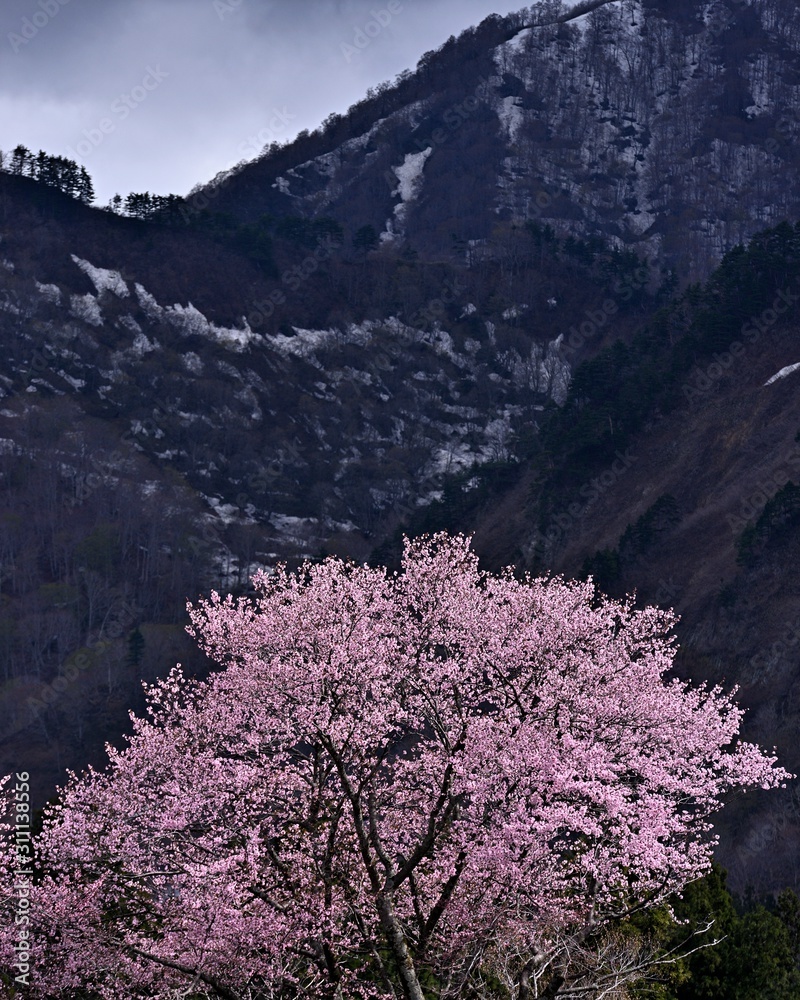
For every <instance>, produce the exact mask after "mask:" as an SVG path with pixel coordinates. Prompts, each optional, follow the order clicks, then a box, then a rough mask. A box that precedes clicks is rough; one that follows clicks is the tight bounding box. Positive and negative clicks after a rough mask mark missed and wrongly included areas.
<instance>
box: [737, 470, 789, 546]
mask: <svg viewBox="0 0 800 1000" xmlns="http://www.w3.org/2000/svg"><path fill="white" fill-rule="evenodd" d="M798 526H800V486H795V485H794V483H793V482H791V480H790V481H789V482H788V483H787V484H786V485H785V486H783V487H782V488H781V489H780V490H778V492H777V493H776V494H775V496H774V497H772V498H771V499H770V500H768V501H767V503H766V504H765V506H764V509H763V510H762V511H761V514H760V515H759V517H758V519H757V520H756V522H755V523H754V524H750V525H748V526H747V527H746V528H745V529H744V531H743V532H742V534H741V535H740V536H739V540H738V542H737V545H736V548H737V556H736V561H737V562H738V563H739V565H740V566H749V565H751V564H752V563H753V562H755V560H756V559H757V558H758V556H759V555H760V554H761V553H762V552H763V551H764V549H765V548H766V547H767V546H768V545H770V544H771V543H774V542H775V541H777V540H780V539H782V538H785V537H786V536H787V535H788V534H789V533H790V532H792V531H794V530H795V529H796V528H797V527H798Z"/></svg>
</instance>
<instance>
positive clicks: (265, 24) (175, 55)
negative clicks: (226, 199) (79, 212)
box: [0, 0, 525, 204]
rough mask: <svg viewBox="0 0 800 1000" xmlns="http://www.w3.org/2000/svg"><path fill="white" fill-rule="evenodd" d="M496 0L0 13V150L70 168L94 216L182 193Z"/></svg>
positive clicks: (70, 5) (53, 3)
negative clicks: (82, 183)
mask: <svg viewBox="0 0 800 1000" xmlns="http://www.w3.org/2000/svg"><path fill="white" fill-rule="evenodd" d="M523 6H525V3H524V2H516V3H505V2H501V0H494V2H493V0H0V53H2V54H1V55H0V149H3V150H6V151H8V150H10V149H12V148H13V147H14V146H15V145H17V143H23V144H24V145H26V146H28V147H29V148H31V149H32V150H33V151H34V152H36V151H38V150H39V149H44V150H45V151H46V152H48V153H52V154H62V155H66V156H69V157H70V158H71V159H75V160H78V162H80V163H81V164H83V165H84V166H85V167H86V169H87V170H88V171H89V173H90V174H91V175H92V178H93V180H94V184H95V189H96V192H97V202H98V204H106V203H107V202H108V200H109V198H110V197H111V196H112V195H113V194H114V193H115V192H119V193H120V194H122V195H123V196H124V195H126V194H127V193H128V192H129V191H145V190H149V191H151V192H154V193H158V194H167V193H170V192H172V193H175V194H186V193H187V192H188V191H189V189H190V188H192V187H193V186H194V185H195V184H196V183H198V182H200V181H206V180H209V179H210V178H211V177H213V176H214V174H216V173H217V172H218V171H219V170H223V169H226V168H227V167H229V166H231V165H232V164H234V163H236V162H238V161H239V160H241V159H251V158H252V157H253V156H255V155H256V154H257V152H258V151H259V150H260V149H261V148H262V147H263V145H264V144H265V143H267V142H269V141H271V140H272V139H275V140H278V141H280V140H283V139H290V138H292V137H293V136H294V135H295V134H296V133H297V132H299V131H300V130H301V129H304V128H309V129H313V128H315V127H316V126H317V125H319V124H320V122H321V121H322V120H323V119H324V118H325V117H326V116H327V115H328V114H330V113H331V112H333V111H337V112H343V111H345V110H346V109H347V108H348V107H349V106H350V105H351V104H353V103H354V102H355V101H357V100H359V99H360V98H361V97H363V96H364V94H365V92H366V90H367V88H368V87H370V86H373V85H375V84H377V83H380V82H381V81H382V80H393V79H394V77H395V76H396V75H397V74H398V73H399V72H400V71H401V70H403V69H413V68H414V66H415V65H416V62H417V60H418V59H419V57H420V56H421V55H422V53H423V52H426V51H427V50H429V49H433V48H436V47H438V46H439V45H440V44H441V43H442V42H444V41H445V40H446V39H447V38H448V37H449V36H450V35H451V34H456V35H457V34H458V33H459V32H460V31H462V30H463V29H464V28H467V27H469V26H470V25H471V24H477V23H478V22H479V21H481V20H482V19H483V18H484V17H486V16H487V15H488V14H491V13H497V14H507V13H509V12H511V11H514V10H518V9H520V8H521V7H523Z"/></svg>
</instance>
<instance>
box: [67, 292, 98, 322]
mask: <svg viewBox="0 0 800 1000" xmlns="http://www.w3.org/2000/svg"><path fill="white" fill-rule="evenodd" d="M70 312H71V313H72V315H73V316H75V317H76V319H82V320H83V321H84V322H85V323H89V324H90V325H91V326H102V325H103V316H102V313H101V312H100V306H99V304H98V302H97V299H96V298H95V296H94V295H92V294H90V293H89V292H87V293H86V295H73V296H71V297H70Z"/></svg>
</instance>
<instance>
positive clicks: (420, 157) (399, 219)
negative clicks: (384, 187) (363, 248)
mask: <svg viewBox="0 0 800 1000" xmlns="http://www.w3.org/2000/svg"><path fill="white" fill-rule="evenodd" d="M432 152H433V146H428V148H427V149H423V150H422V151H421V152H419V153H406V156H405V159H404V160H403V162H402V163H401V164H400V166H398V167H392V171H393V172H394V175H395V177H396V178H397V181H398V184H397V187H396V188H395V189H394V191H393V192H392V195H393V196H394V197H397V196H398V195H399V196H400V204H399V205H395V209H394V220H392V219H390V220H389V221H388V222H387V223H386V229H385V230H384V231H383V232H382V233H381V242H383V243H385V242H387V240H393V239H395V238H396V237H398V236H400V235H401V233H400V231H399V230H396V229H395V227H394V224H393V223H397V225H398V226H402V224H403V222H404V220H405V216H406V211H407V207H408V204H409V202H411V201H413V200H414V199H415V198H416V197H417V195H418V194H419V189H420V187H421V185H422V171H423V169H424V167H425V161H426V160H427V159H428V157H429V156H430V155H431V153H432Z"/></svg>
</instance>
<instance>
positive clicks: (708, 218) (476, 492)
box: [0, 0, 800, 889]
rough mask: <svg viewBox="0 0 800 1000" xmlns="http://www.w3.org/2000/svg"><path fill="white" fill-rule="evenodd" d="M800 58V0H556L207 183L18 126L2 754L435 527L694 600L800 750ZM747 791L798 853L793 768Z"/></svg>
mask: <svg viewBox="0 0 800 1000" xmlns="http://www.w3.org/2000/svg"><path fill="white" fill-rule="evenodd" d="M589 7H591V8H593V9H591V10H588V8H589ZM580 11H585V13H580ZM799 58H800V15H798V13H797V11H796V9H795V7H794V6H793V5H792V4H790V3H788V2H786V0H759V2H758V3H755V2H753V3H748V2H746V0H714V2H702V3H701V2H699V0H683V2H680V3H678V2H675V3H671V2H665V0H644V2H640V0H635V2H634V0H605V2H602V3H587V4H586V5H583V6H581V7H580V8H578V9H577V10H573V11H567V10H566V9H565V8H563V7H562V5H561V4H560V3H558V2H552V0H547V2H545V3H542V4H539V5H537V6H535V7H534V8H530V9H526V10H523V11H521V12H520V13H519V14H517V15H514V16H512V17H508V18H500V17H497V16H494V17H491V18H488V19H487V20H486V21H484V22H483V23H482V24H481V25H479V26H477V27H476V28H474V29H470V30H469V31H467V32H465V33H464V34H462V35H461V36H460V37H459V38H451V39H449V40H448V41H447V42H446V43H445V44H444V45H443V46H442V47H441V49H439V50H437V51H436V52H429V53H425V54H424V55H423V57H422V59H421V60H420V62H419V65H418V67H417V69H416V70H415V71H414V72H407V73H404V74H401V75H400V77H398V79H397V80H396V81H395V82H394V83H393V84H386V85H382V86H381V87H378V88H376V89H375V91H374V92H372V93H370V94H368V95H367V97H366V98H365V100H364V101H362V102H360V103H359V104H358V105H356V106H355V107H354V108H352V109H351V110H350V111H349V112H348V114H347V115H343V116H337V115H333V116H331V117H330V118H329V119H328V120H327V121H326V123H325V124H324V126H323V127H322V128H321V129H320V130H318V131H317V132H315V133H311V134H301V135H300V136H299V137H298V138H297V139H296V140H295V141H294V142H292V143H290V144H287V145H285V146H281V147H277V146H274V145H273V146H271V147H270V148H269V149H267V150H265V151H264V153H263V154H262V156H260V157H259V158H258V159H257V160H255V161H253V162H252V163H248V164H242V165H240V166H239V167H237V168H236V169H235V170H233V171H230V172H228V173H226V174H224V175H220V176H218V177H217V178H215V179H214V180H213V181H211V182H210V183H208V184H206V185H203V186H201V187H199V188H198V189H197V190H195V191H194V192H192V193H190V195H188V196H187V197H186V198H179V197H176V196H171V197H169V198H167V197H165V198H152V197H151V196H150V195H149V194H147V195H142V194H132V195H131V196H130V198H129V199H128V200H127V202H126V206H127V208H126V210H125V211H124V212H122V211H120V210H119V208H118V210H117V211H111V210H98V209H93V208H91V207H89V206H87V205H86V204H84V203H83V201H82V200H81V199H76V198H73V197H70V194H69V193H65V192H64V191H63V190H58V189H56V188H54V187H53V186H52V185H48V184H47V183H45V182H44V181H43V179H42V176H41V175H40V174H37V173H36V171H35V169H34V167H33V166H30V168H27V167H25V163H26V162H30V163H31V164H33V163H34V160H33V159H30V160H29V161H26V159H25V157H24V156H19V157H16V158H15V159H14V158H12V160H11V161H6V164H7V165H6V169H5V172H0V341H1V342H2V346H3V351H4V358H5V359H6V364H5V366H4V369H3V371H2V373H1V374H0V386H1V387H2V393H3V397H2V401H1V404H2V405H0V489H2V498H3V499H2V513H0V566H1V567H2V568H1V569H0V658H2V667H0V758H1V759H0V772H5V771H6V770H12V769H14V768H19V767H20V766H21V765H20V764H19V761H21V760H24V761H25V767H26V768H27V770H29V771H30V772H31V774H32V775H33V776H34V786H35V795H36V797H37V798H38V801H39V803H41V801H43V800H44V799H45V798H46V797H47V796H48V795H50V794H51V792H52V789H53V787H54V785H55V783H56V782H57V781H58V780H60V779H61V776H62V775H63V770H64V768H65V767H73V768H80V767H83V766H85V765H86V764H87V763H89V762H92V763H96V762H99V761H100V760H102V756H103V754H102V746H103V742H104V740H106V739H111V740H114V741H116V740H118V739H119V738H120V734H121V732H122V731H123V730H124V729H125V728H126V725H127V716H126V712H127V710H128V708H130V707H134V708H138V707H140V706H141V690H140V682H141V681H142V680H145V681H152V680H153V679H154V678H155V677H156V676H158V675H160V674H163V672H164V670H165V669H167V667H168V665H169V664H170V662H171V661H172V662H174V660H176V659H180V660H181V661H182V662H183V663H184V664H185V665H186V666H187V667H188V668H189V669H192V670H195V671H197V672H203V671H204V670H207V669H208V664H207V663H206V662H205V661H203V660H202V659H201V658H200V656H199V654H197V653H196V652H195V651H194V650H193V649H192V647H191V644H190V643H189V642H188V639H187V637H186V636H185V635H184V633H183V625H184V623H185V620H186V616H185V603H186V601H187V600H194V599H195V598H196V597H197V596H198V594H201V593H205V592H207V591H208V590H210V589H212V588H216V589H219V590H235V591H237V592H243V591H246V589H247V581H248V579H249V576H250V575H251V573H252V572H253V570H254V569H256V568H258V567H260V566H270V565H273V564H274V563H275V562H276V561H277V560H279V559H283V560H287V561H288V562H290V563H291V564H296V563H298V562H299V561H300V560H302V559H303V558H321V557H323V556H324V555H325V554H326V553H336V554H340V555H342V556H346V557H351V558H354V559H357V560H361V561H363V560H367V559H369V560H371V561H373V562H384V563H389V564H392V563H393V562H394V561H395V560H396V558H397V552H398V546H399V542H400V537H401V535H402V533H403V531H407V532H410V533H412V534H413V533H418V532H422V531H430V530H438V529H440V528H447V529H448V530H453V531H458V530H465V531H470V532H474V534H475V546H476V549H477V550H478V552H479V553H480V555H481V557H482V559H483V560H484V562H485V563H486V565H487V566H491V567H492V568H498V567H499V566H501V565H505V564H509V563H513V564H514V565H515V566H517V567H518V568H519V570H520V571H525V570H530V571H534V572H548V571H555V572H562V573H565V574H569V575H577V574H584V575H586V574H588V573H591V574H592V575H593V576H594V577H595V579H596V580H597V582H598V584H599V585H600V586H601V587H602V588H603V589H605V590H607V591H610V592H613V593H615V594H623V593H626V592H632V591H634V590H635V591H636V593H637V595H638V596H637V599H638V600H642V601H651V602H655V603H660V604H664V605H674V606H675V607H676V608H677V610H678V611H679V612H680V613H681V615H682V623H681V626H680V629H679V635H678V637H679V640H680V642H681V644H682V648H681V654H680V657H679V661H678V669H679V672H680V674H681V675H682V676H684V677H691V678H692V679H694V680H695V681H702V680H706V681H709V682H710V683H718V682H719V683H723V684H725V685H731V684H734V683H738V684H740V685H741V697H742V700H743V702H744V703H745V704H747V705H748V706H749V707H750V709H751V712H750V715H749V718H748V727H749V728H748V730H747V731H748V732H749V734H750V735H751V736H752V737H753V738H754V739H758V740H759V741H760V742H762V743H766V744H767V745H772V744H776V745H777V746H778V750H779V753H780V754H781V759H782V762H784V763H785V765H786V766H788V767H790V768H792V767H794V769H795V770H797V769H798V768H797V765H798V764H800V756H799V755H798V750H797V747H796V741H795V740H794V739H793V733H794V731H795V728H796V726H797V722H798V718H800V701H798V693H799V692H800V687H799V686H798V684H799V682H798V677H797V662H798V660H797V648H798V643H797V633H796V632H795V630H794V622H796V621H797V619H798V611H800V588H798V581H797V568H796V567H797V565H798V556H800V551H798V538H797V529H798V525H799V524H800V514H799V513H798V512H799V511H800V496H799V495H798V494H800V459H799V456H800V437H799V436H800V414H799V413H798V404H797V392H796V386H797V384H798V383H797V380H798V379H800V368H797V367H796V366H797V365H798V364H800V345H798V344H797V329H798V324H797V302H798V296H800V231H798V229H797V228H796V226H795V225H794V223H795V220H796V219H797V218H798V211H797V192H798V187H797V181H798V153H797V143H796V137H797V135H798V132H799V131H800V121H799V120H798V101H797V96H796V88H797V86H798V84H800V75H799V74H798V70H799V69H800V64H799V63H798V59H799ZM40 160H41V162H42V163H45V162H46V160H47V158H46V157H44V156H43V155H42V157H40ZM9 163H10V166H9ZM62 167H64V165H63V164H62ZM64 169H66V168H64ZM84 200H85V199H84ZM730 815H731V817H732V818H731V819H730V820H728V821H727V825H726V826H725V827H724V828H723V834H724V842H723V845H722V852H721V858H722V860H723V861H724V862H725V863H726V864H727V866H728V867H729V868H730V869H731V873H732V879H733V880H734V884H736V885H739V886H743V885H744V884H746V883H747V882H751V883H753V884H755V885H757V886H758V887H759V888H762V889H771V888H775V887H782V886H783V885H787V884H793V885H795V886H797V885H800V872H798V870H797V867H796V866H797V858H798V856H800V852H798V850H797V847H798V843H800V828H799V827H800V824H799V823H798V819H799V818H800V806H799V805H798V798H797V793H796V791H795V790H794V789H787V790H786V792H785V794H784V795H783V798H780V797H778V796H771V797H770V798H769V800H768V801H767V800H766V799H765V800H764V801H763V802H762V801H761V800H760V799H754V800H753V801H748V802H747V803H742V804H735V805H734V807H733V808H732V809H731V811H730Z"/></svg>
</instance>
